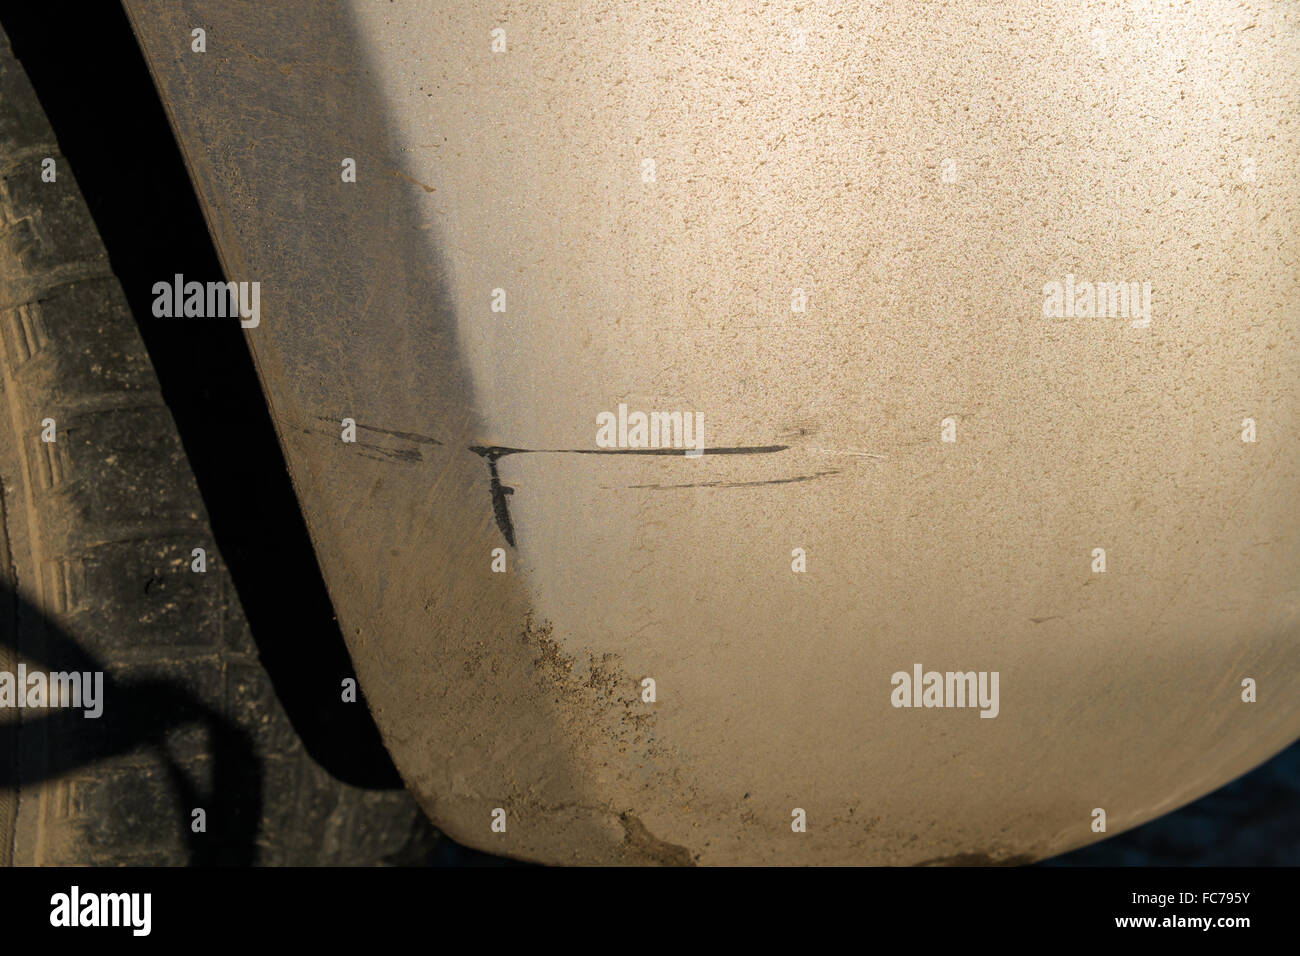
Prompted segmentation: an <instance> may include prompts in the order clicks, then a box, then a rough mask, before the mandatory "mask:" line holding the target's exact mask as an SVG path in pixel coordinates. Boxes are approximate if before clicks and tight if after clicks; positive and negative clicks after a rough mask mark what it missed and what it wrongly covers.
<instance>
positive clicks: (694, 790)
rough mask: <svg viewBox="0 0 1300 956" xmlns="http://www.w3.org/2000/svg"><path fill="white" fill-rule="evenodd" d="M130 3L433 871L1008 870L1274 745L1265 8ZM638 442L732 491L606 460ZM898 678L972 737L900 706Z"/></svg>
mask: <svg viewBox="0 0 1300 956" xmlns="http://www.w3.org/2000/svg"><path fill="white" fill-rule="evenodd" d="M127 6H128V9H129V10H130V12H131V15H132V18H133V21H134V23H135V26H136V29H137V32H138V34H139V36H140V39H141V42H142V45H143V47H144V50H145V52H146V55H147V57H148V59H149V62H150V64H151V67H152V69H153V71H154V73H155V76H156V78H157V80H158V83H159V86H160V88H161V89H162V91H163V94H164V98H165V100H166V102H167V105H168V108H169V110H170V112H171V115H172V117H173V120H174V123H175V126H176V128H177V131H178V135H179V138H180V140H181V143H182V145H183V148H184V149H185V151H186V155H187V159H188V161H189V163H190V165H191V169H192V171H193V175H194V178H195V180H196V183H197V186H198V189H199V192H200V194H201V197H202V199H203V201H204V203H205V205H206V207H207V210H208V215H209V219H210V224H211V226H212V230H213V232H214V235H215V236H216V239H217V243H218V246H219V249H220V252H221V254H222V257H223V259H224V261H225V264H226V267H227V269H228V271H229V272H230V276H231V278H233V279H255V280H258V281H260V282H261V283H262V287H263V300H262V314H263V323H262V326H261V327H259V328H258V329H255V330H250V332H249V341H250V345H251V347H252V349H253V351H254V354H255V357H256V360H257V363H258V366H259V370H260V372H261V374H262V377H263V383H264V386H265V388H266V390H267V395H268V399H269V401H270V402H271V406H272V409H273V412H274V415H275V418H276V422H277V427H278V428H279V429H280V434H281V439H282V441H283V443H284V444H285V447H286V451H287V454H288V459H289V462H290V466H291V469H292V471H293V477H294V481H295V484H296V487H297V488H298V490H299V494H300V497H301V499H302V502H303V507H304V510H305V512H306V515H307V518H308V522H309V524H310V527H311V529H312V533H313V538H314V541H315V543H316V547H317V550H318V553H319V554H320V558H321V562H322V565H323V568H324V571H325V574H326V579H327V581H328V583H329V585H330V588H331V593H332V596H333V599H334V601H335V604H336V607H337V609H338V612H339V616H340V619H341V621H342V623H343V625H344V630H345V634H346V635H347V637H348V639H349V643H350V646H351V648H352V652H353V655H354V658H355V659H356V662H357V666H358V671H359V673H360V675H361V677H362V680H363V683H364V685H365V690H366V695H367V698H368V699H369V700H370V702H371V703H372V705H373V707H374V709H375V712H376V717H377V719H378V721H379V723H380V726H381V728H382V729H383V731H384V734H385V738H386V741H387V743H388V745H389V747H390V749H391V751H392V752H393V755H394V757H395V759H396V760H397V762H398V765H399V767H400V768H401V769H402V772H403V774H404V775H405V777H406V779H407V781H408V783H409V784H410V785H411V786H412V788H413V789H414V790H415V792H416V793H417V794H418V796H419V797H420V799H421V800H422V802H423V804H424V806H425V808H426V809H427V810H428V811H429V812H430V814H431V815H432V816H433V818H434V820H435V821H436V822H437V823H438V824H439V825H440V826H442V827H444V828H445V829H447V830H448V832H450V833H451V834H452V835H453V836H454V837H456V838H457V839H458V840H460V841H462V842H465V843H468V844H471V845H473V846H477V847H481V848H484V849H488V850H491V851H494V852H499V853H508V854H513V855H518V856H522V857H527V858H530V859H540V860H546V861H550V862H581V861H632V862H653V863H681V862H698V863H735V862H876V863H902V864H917V863H944V862H947V863H969V862H975V861H978V862H989V863H995V862H1018V861H1023V860H1026V859H1032V858H1038V857H1042V856H1046V855H1050V854H1053V853H1057V852H1060V851H1063V850H1067V849H1070V848H1072V847H1075V846H1079V845H1081V844H1083V843H1086V842H1089V841H1091V840H1094V839H1097V838H1099V834H1095V833H1093V832H1092V831H1091V829H1090V826H1089V824H1090V822H1091V818H1090V813H1091V811H1092V810H1093V808H1096V807H1102V808H1105V809H1106V811H1107V814H1108V817H1109V820H1108V824H1109V832H1111V833H1114V832H1117V831H1119V830H1121V829H1125V828H1127V827H1130V826H1133V825H1136V824H1138V823H1141V822H1144V821H1145V820H1148V819H1150V818H1151V817H1153V816H1156V815H1158V814H1160V813H1162V812H1165V811H1167V810H1171V809H1173V808H1175V807H1177V806H1179V805H1181V804H1183V803H1185V802H1187V801H1189V800H1192V799H1193V798H1195V797H1197V796H1199V795H1200V794H1203V793H1205V792H1207V791H1208V790H1210V789H1212V788H1214V787H1216V786H1218V785H1219V784H1221V783H1223V782H1225V781H1227V780H1229V779H1231V778H1232V777H1234V776H1236V775H1238V774H1240V773H1242V772H1243V771H1245V770H1247V769H1249V768H1250V767H1252V766H1254V765H1256V764H1258V763H1259V762H1261V761H1262V760H1264V759H1265V758H1267V757H1268V756H1269V755H1271V754H1272V753H1274V752H1276V751H1277V750H1278V749H1280V748H1281V747H1283V746H1284V745H1286V744H1287V743H1289V742H1290V741H1291V740H1293V739H1295V737H1296V736H1297V734H1298V733H1300V702H1298V697H1297V694H1296V693H1295V689H1296V687H1297V681H1298V679H1300V616H1298V615H1300V534H1298V533H1297V531H1298V529H1297V525H1296V520H1295V505H1296V500H1297V491H1300V468H1298V466H1300V453H1298V451H1297V448H1298V447H1300V446H1297V442H1296V440H1295V436H1296V434H1297V428H1300V421H1298V420H1297V412H1298V411H1300V401H1298V396H1297V391H1296V389H1297V384H1296V383H1297V381H1298V378H1297V372H1300V368H1298V362H1297V359H1298V358H1300V352H1298V350H1297V342H1296V324H1297V319H1298V318H1300V308H1298V307H1297V304H1296V303H1297V291H1298V290H1297V279H1298V278H1300V270H1298V269H1297V251H1300V250H1298V246H1300V228H1297V227H1298V226H1300V187H1298V186H1297V180H1296V178H1295V176H1294V167H1295V162H1296V159H1297V156H1298V154H1300V148H1298V147H1300V143H1298V142H1297V132H1296V129H1295V126H1294V123H1293V120H1294V116H1295V112H1296V105H1297V103H1296V99H1297V93H1296V91H1297V90H1300V15H1298V14H1297V12H1296V11H1295V9H1294V8H1293V7H1291V6H1290V5H1288V4H1285V3H1256V4H1244V5H1243V4H1227V3H1211V4H1206V5H1199V6H1198V7H1197V9H1196V10H1195V11H1192V10H1191V9H1190V8H1186V9H1185V10H1184V8H1170V7H1169V6H1168V5H1167V4H1137V5H1134V4H1122V5H1121V4H1102V3H1091V4H1089V3H1060V4H1048V5H1044V4H1037V3H1034V4H1029V3H1010V4H1008V3H992V2H990V3H984V2H971V3H950V4H945V5H939V6H936V7H935V8H934V9H933V10H932V11H931V12H929V13H927V14H926V15H925V16H919V15H918V14H917V13H916V12H915V8H914V7H913V6H912V5H908V4H876V5H871V6H865V7H864V5H861V4H830V5H817V6H816V7H815V8H814V7H812V6H811V5H798V4H768V5H762V6H754V5H748V4H744V5H742V4H704V3H681V4H674V5H671V6H669V7H667V8H665V9H663V10H660V9H657V8H656V7H655V6H654V5H652V4H643V3H629V4H623V5H613V6H610V7H608V8H600V9H595V8H592V7H591V6H590V5H587V4H577V3H552V4H545V5H542V6H544V9H540V10H538V9H533V8H532V7H531V6H529V5H508V6H507V7H504V8H498V7H495V6H490V5H483V4H479V3H465V2H460V3H447V4H438V5H436V7H430V6H425V5H420V4H410V3H394V4H369V3H356V4H341V5H331V4H312V5H307V4H301V5H299V4H276V5H271V6H269V7H267V6H263V5H256V4H247V3H238V2H218V3H203V4H197V3H192V2H182V3H166V4H163V3H153V2H147V0H128V2H127ZM308 11H311V12H308ZM195 26H204V27H205V28H206V29H207V31H208V52H207V53H205V54H196V53H193V52H192V51H191V50H190V30H191V29H192V28H193V27H195ZM496 27H501V28H502V29H504V30H505V36H506V43H507V49H506V52H504V53H499V54H493V53H492V52H491V38H490V31H491V30H492V29H493V28H496ZM799 31H804V34H803V40H802V49H798V50H796V49H795V46H796V43H799V42H800V41H798V40H797V37H798V35H799ZM1097 31H1101V32H1100V33H1098V32H1097ZM344 157H353V158H355V159H356V160H357V169H358V180H357V182H356V183H354V184H353V183H343V182H341V179H340V175H339V168H340V162H341V160H342V159H343V158H344ZM646 159H652V160H654V163H655V177H654V182H646V181H645V179H644V177H643V170H644V165H643V164H644V161H645V160H646ZM1246 159H1250V160H1251V163H1252V165H1251V173H1250V174H1249V176H1247V175H1245V174H1244V170H1245V169H1246V165H1247V164H1246V162H1245V161H1246ZM949 160H951V165H948V161H949ZM946 173H950V174H951V175H950V176H946V175H945V174H946ZM947 178H951V179H952V180H953V181H945V180H946V179H947ZM1067 274H1068V275H1072V276H1075V277H1076V278H1077V280H1078V281H1080V282H1081V281H1084V280H1088V281H1107V282H1110V281H1121V280H1122V281H1138V282H1149V283H1150V285H1151V290H1152V291H1151V301H1152V310H1151V321H1150V323H1149V325H1146V326H1144V327H1134V326H1133V324H1132V323H1131V322H1129V321H1128V320H1126V319H1123V318H1109V317H1106V318H1086V317H1084V318H1062V319H1053V318H1044V316H1043V305H1044V293H1043V287H1044V285H1045V284H1046V283H1050V282H1053V281H1055V282H1064V281H1065V277H1066V276H1067ZM497 288H501V289H504V290H505V291H506V296H507V308H506V311H505V312H504V313H494V312H492V311H491V308H490V305H491V301H492V295H493V290H494V289H497ZM794 289H802V290H804V291H805V292H806V294H807V296H808V306H807V310H806V311H805V312H792V311H791V301H792V291H793V290H794ZM619 403H626V404H627V405H628V406H629V407H631V408H633V409H642V410H647V411H649V410H661V409H662V410H669V409H680V410H690V411H699V412H702V413H703V415H704V418H705V421H706V422H707V445H708V447H709V448H710V449H715V450H718V449H732V450H740V449H744V450H748V451H749V452H750V453H744V454H740V453H732V454H717V453H713V454H709V453H706V454H705V455H703V456H702V457H700V458H688V457H687V456H685V455H682V454H592V453H590V452H593V451H595V449H596V448H597V446H596V443H595V435H596V426H595V416H596V415H597V414H598V413H599V412H601V411H612V410H614V409H616V408H617V406H618V404H619ZM345 416H350V417H352V418H354V419H355V420H356V421H357V422H358V424H359V429H358V435H359V438H358V442H357V443H356V444H344V443H342V442H341V441H340V440H339V426H338V422H339V421H340V420H341V419H342V418H343V417H345ZM1247 417H1249V418H1252V419H1254V420H1255V421H1256V422H1257V423H1258V429H1259V432H1258V441H1256V442H1254V443H1247V442H1243V441H1242V440H1241V430H1242V421H1243V419H1244V418H1247ZM943 419H952V420H953V422H954V423H955V426H956V436H957V440H956V442H954V443H945V442H942V441H941V440H940V422H941V420H943ZM525 451H526V452H527V453H524V452H525ZM496 547H504V548H505V549H506V551H507V552H508V562H509V568H510V570H509V573H507V574H493V573H492V572H491V571H490V563H491V551H492V549H493V548H496ZM1097 547H1102V548H1105V549H1106V553H1107V570H1106V572H1105V573H1104V574H1097V573H1093V571H1092V570H1091V567H1090V564H1091V561H1092V558H1091V552H1092V549H1094V548H1097ZM794 548H804V549H806V552H807V562H808V570H807V572H806V573H801V574H800V573H793V572H792V570H791V551H792V549H794ZM268 586H272V585H271V584H270V583H268ZM916 662H920V663H921V664H922V665H924V668H925V669H926V670H936V671H950V670H951V671H970V670H974V671H997V672H998V673H999V674H1000V679H1001V680H1000V687H1001V698H1000V709H999V713H998V716H997V717H996V718H995V719H989V720H985V719H980V718H979V716H978V712H977V711H976V710H971V709H965V710H963V709H926V708H920V709H914V708H897V707H894V706H892V705H891V675H892V674H894V673H895V672H897V671H905V672H910V671H911V669H912V667H913V665H914V663H916ZM644 677H653V678H654V679H655V681H656V682H657V688H658V701H657V703H655V704H653V705H649V704H645V703H643V702H642V701H641V699H640V686H641V685H640V682H641V680H642V679H643V678H644ZM1245 677H1251V678H1254V679H1255V680H1256V681H1257V682H1258V686H1259V700H1258V702H1257V703H1255V704H1245V703H1243V702H1242V701H1241V699H1240V691H1241V688H1240V682H1241V680H1242V679H1243V678H1245ZM496 807H502V808H505V809H506V810H507V817H508V820H509V825H508V829H507V832H506V833H504V834H497V833H492V832H491V831H490V829H489V824H490V814H491V812H492V810H493V809H494V808H496ZM796 807H798V808H804V809H805V810H806V811H807V816H808V823H809V825H808V831H807V832H806V833H802V834H794V833H792V832H791V828H790V821H791V810H792V809H793V808H796Z"/></svg>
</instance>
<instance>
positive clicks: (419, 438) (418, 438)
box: [317, 416, 442, 445]
mask: <svg viewBox="0 0 1300 956" xmlns="http://www.w3.org/2000/svg"><path fill="white" fill-rule="evenodd" d="M317 417H318V419H319V420H320V421H322V422H329V423H330V424H331V425H337V424H338V423H339V422H340V421H341V419H338V418H325V417H323V416H317ZM356 426H357V428H360V429H361V430H362V431H367V432H379V434H381V435H392V436H393V437H394V438H405V439H406V440H407V441H413V442H420V443H423V444H426V445H441V444H442V442H440V441H438V439H436V438H430V437H429V436H428V435H420V434H418V433H416V432H399V431H397V430H395V429H392V428H380V427H379V426H377V425H363V424H361V422H356Z"/></svg>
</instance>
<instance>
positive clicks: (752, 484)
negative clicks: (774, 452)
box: [625, 469, 840, 491]
mask: <svg viewBox="0 0 1300 956" xmlns="http://www.w3.org/2000/svg"><path fill="white" fill-rule="evenodd" d="M838 474H840V471H839V470H838V469H836V470H834V471H819V472H817V473H816V474H815V475H795V476H794V477H793V478H768V479H766V480H764V481H695V482H691V483H689V484H684V485H626V486H625V487H627V488H638V489H648V490H650V491H672V490H674V489H676V488H756V487H758V486H759V485H791V484H794V483H796V482H799V481H816V480H817V479H818V478H827V477H829V476H831V475H838Z"/></svg>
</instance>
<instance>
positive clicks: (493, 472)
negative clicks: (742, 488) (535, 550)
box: [358, 426, 790, 548]
mask: <svg viewBox="0 0 1300 956" xmlns="http://www.w3.org/2000/svg"><path fill="white" fill-rule="evenodd" d="M358 427H360V426H358ZM789 447H790V446H789V445H746V446H739V445H737V446H732V447H724V448H705V449H703V450H702V451H701V454H702V455H764V454H772V453H774V452H780V451H785V450H786V449H787V448H789ZM469 450H470V451H472V452H473V453H474V454H476V455H478V456H479V457H480V458H486V459H487V463H488V476H489V490H490V491H491V494H492V515H493V517H495V519H496V523H497V528H498V530H500V532H501V536H502V537H503V538H505V539H506V543H507V544H509V545H510V547H512V548H513V547H515V546H516V545H515V525H514V522H513V521H511V520H510V505H509V502H507V500H506V498H507V497H508V496H509V495H512V494H514V492H515V490H514V489H513V488H511V487H510V486H509V485H504V484H502V483H501V474H500V472H498V471H497V462H498V461H499V460H500V459H502V458H504V457H506V456H507V455H678V456H681V457H685V456H686V455H687V454H688V453H690V452H692V451H693V449H690V448H510V447H508V446H506V445H470V446H469Z"/></svg>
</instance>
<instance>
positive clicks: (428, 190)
mask: <svg viewBox="0 0 1300 956" xmlns="http://www.w3.org/2000/svg"><path fill="white" fill-rule="evenodd" d="M388 174H389V175H390V176H397V177H399V178H401V179H405V180H406V181H407V182H408V183H414V184H415V185H417V186H419V187H420V188H421V189H423V190H424V191H425V192H426V193H433V192H437V190H436V189H434V188H433V187H432V186H429V185H426V184H425V183H422V182H420V181H419V180H418V179H415V178H413V177H411V176H408V175H406V173H404V172H402V171H401V170H399V169H390V170H389V171H388Z"/></svg>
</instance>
